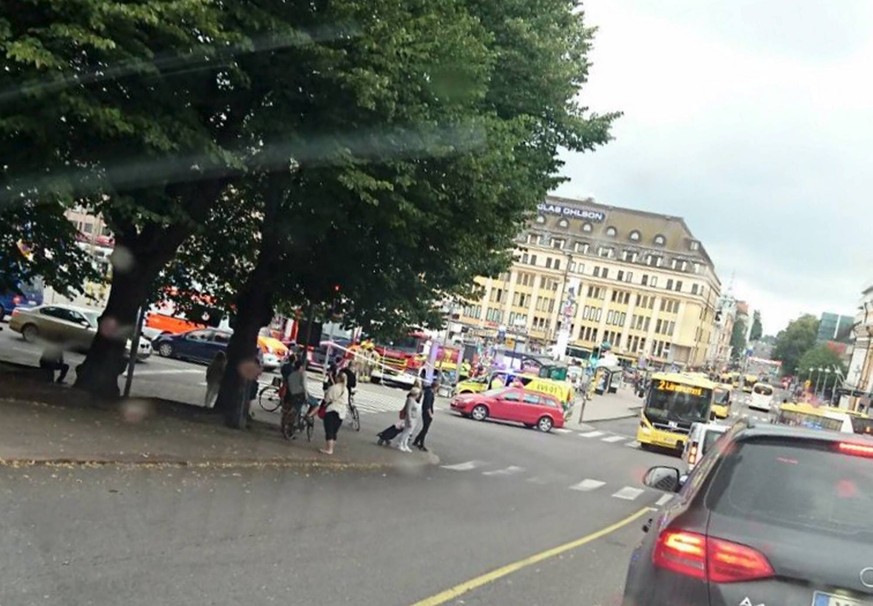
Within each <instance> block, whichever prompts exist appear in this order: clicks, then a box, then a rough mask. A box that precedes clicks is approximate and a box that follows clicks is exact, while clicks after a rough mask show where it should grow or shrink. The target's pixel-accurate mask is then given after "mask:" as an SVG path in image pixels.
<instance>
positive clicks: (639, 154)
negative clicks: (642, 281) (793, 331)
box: [558, 0, 873, 332]
mask: <svg viewBox="0 0 873 606" xmlns="http://www.w3.org/2000/svg"><path fill="white" fill-rule="evenodd" d="M871 4H873V3H867V2H866V1H864V2H853V1H846V2H845V3H843V2H839V3H826V2H823V1H818V0H770V1H769V2H767V3H761V2H752V1H750V0H743V1H736V0H735V1H734V2H730V3H728V2H722V1H721V0H718V1H709V2H699V0H659V2H656V3H653V2H647V1H643V0H589V2H587V3H586V5H585V6H586V18H587V20H588V22H589V24H592V25H596V26H598V28H599V30H598V34H597V37H596V39H595V45H594V50H593V52H592V60H593V62H594V67H593V68H592V71H591V77H590V84H589V85H588V86H587V87H586V89H585V90H584V91H583V94H582V96H581V98H582V100H583V101H584V103H585V104H586V105H588V106H590V107H592V108H593V109H594V110H597V111H608V110H615V109H619V110H622V111H624V112H625V116H624V117H623V118H622V119H621V120H620V121H619V122H618V123H617V124H616V127H615V130H614V134H615V137H616V140H615V141H613V142H611V143H610V144H609V145H607V146H606V147H604V148H602V149H601V150H598V151H597V152H595V153H594V154H586V155H576V154H567V155H566V156H565V157H564V159H565V161H566V165H565V167H564V171H563V172H564V174H565V175H566V176H568V177H569V178H570V181H569V182H568V183H566V184H564V185H562V186H561V187H560V188H559V189H558V193H559V194H560V195H567V196H588V195H591V196H594V197H595V198H596V199H598V200H600V201H602V202H606V203H609V204H614V205H621V206H628V207H631V208H640V209H645V210H651V211H655V212H664V213H669V214H675V215H679V216H682V217H684V218H685V219H686V221H687V222H688V224H689V226H690V227H691V229H692V231H693V232H694V233H695V235H696V236H697V237H698V238H700V239H701V240H702V241H703V243H704V246H706V248H707V250H708V251H709V252H710V254H711V256H712V257H713V260H714V261H715V263H716V267H717V271H718V272H719V276H720V278H721V280H722V282H723V284H725V286H726V285H727V283H728V282H729V280H730V276H731V274H735V276H736V278H735V281H734V293H735V294H736V295H737V296H738V297H740V298H745V299H748V300H749V303H750V304H751V306H752V307H753V308H758V309H761V310H762V314H763V316H764V318H763V319H764V324H765V329H766V330H768V331H771V332H775V331H777V330H779V329H780V328H782V326H784V324H785V323H786V322H787V321H788V320H790V319H792V318H793V317H794V316H796V315H797V314H799V313H800V312H801V311H810V312H812V313H820V312H821V311H826V310H827V311H838V312H839V311H842V312H846V311H849V312H851V310H852V309H854V306H855V303H856V301H857V299H858V296H859V294H860V291H861V288H862V287H864V286H865V280H867V279H868V277H869V275H870V273H871V270H870V269H869V268H871V267H873V246H871V242H870V240H871V236H870V233H871V232H873V230H871V228H873V204H870V202H869V198H870V196H871V192H873V170H869V165H870V162H869V157H870V153H869V151H868V149H869V147H868V146H869V141H870V140H873V85H871V83H870V81H869V79H868V78H866V74H867V73H868V69H869V68H868V66H869V65H873V39H871V38H870V37H869V36H868V35H867V34H868V32H869V31H870V28H871V26H873V7H871V6H870V5H871ZM833 5H838V6H839V7H840V10H837V9H836V8H834V6H833Z"/></svg>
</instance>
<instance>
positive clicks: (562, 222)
mask: <svg viewBox="0 0 873 606" xmlns="http://www.w3.org/2000/svg"><path fill="white" fill-rule="evenodd" d="M569 225H570V222H569V221H567V219H561V220H560V221H558V227H568V226H569Z"/></svg>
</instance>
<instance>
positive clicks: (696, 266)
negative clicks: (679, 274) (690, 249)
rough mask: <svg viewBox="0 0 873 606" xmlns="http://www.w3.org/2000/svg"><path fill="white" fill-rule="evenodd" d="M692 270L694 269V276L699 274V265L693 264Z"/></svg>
mask: <svg viewBox="0 0 873 606" xmlns="http://www.w3.org/2000/svg"><path fill="white" fill-rule="evenodd" d="M693 268H694V273H696V274H699V273H700V263H695V264H694V265H693Z"/></svg>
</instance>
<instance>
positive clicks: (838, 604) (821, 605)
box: [812, 591, 864, 606]
mask: <svg viewBox="0 0 873 606" xmlns="http://www.w3.org/2000/svg"><path fill="white" fill-rule="evenodd" d="M812 606H864V602H859V601H858V600H853V599H852V598H846V597H843V596H841V595H834V594H832V593H822V592H821V591H816V592H815V593H814V594H813V595H812Z"/></svg>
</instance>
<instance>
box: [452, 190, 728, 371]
mask: <svg viewBox="0 0 873 606" xmlns="http://www.w3.org/2000/svg"><path fill="white" fill-rule="evenodd" d="M516 243H517V246H516V250H515V262H514V263H513V265H512V268H511V269H510V271H508V272H506V273H504V274H502V275H501V276H499V277H497V278H478V279H477V283H479V284H480V285H481V286H482V287H483V295H484V296H483V297H482V299H481V300H480V301H474V302H468V304H467V305H466V306H465V307H464V308H463V310H462V312H461V314H460V317H459V318H458V319H459V321H460V322H461V323H462V324H464V325H466V326H468V327H469V329H470V333H471V334H473V335H478V336H482V337H487V338H495V337H497V336H498V334H499V333H503V332H505V333H506V334H507V336H508V338H509V339H512V338H513V335H515V334H518V335H519V336H520V339H522V340H526V341H528V342H529V343H531V344H533V345H539V346H541V347H549V346H556V347H557V353H559V354H563V353H564V351H567V352H569V354H570V355H574V354H575V355H581V357H585V354H584V352H586V351H587V352H590V351H591V350H592V349H593V348H595V347H597V346H599V345H601V344H602V343H604V342H608V343H609V344H610V345H611V346H612V348H613V350H614V351H615V352H616V353H617V354H618V355H619V356H620V357H626V358H628V359H631V360H633V361H637V360H639V359H640V358H641V357H645V358H646V359H647V360H648V361H650V362H654V363H655V364H656V365H657V364H658V363H661V364H667V363H676V364H678V365H680V366H682V367H686V368H687V367H702V366H704V365H705V364H706V363H708V362H710V361H711V360H709V359H708V358H709V357H710V356H712V355H713V351H714V350H717V349H718V348H717V347H716V348H713V347H712V345H714V344H715V329H716V325H715V322H716V320H715V315H716V308H717V303H718V301H719V297H720V296H721V283H720V282H719V279H718V277H717V276H716V273H715V268H714V266H713V263H712V261H711V259H710V258H709V255H707V253H706V250H705V248H704V246H703V244H702V243H701V242H700V241H699V240H697V239H696V238H695V237H694V235H693V234H692V233H691V231H690V229H689V228H688V226H687V225H686V224H685V221H684V220H683V219H681V218H680V217H671V216H667V215H661V214H656V213H651V212H643V211H637V210H631V209H627V208H618V207H614V206H606V205H603V204H598V203H596V202H594V201H593V200H590V199H589V200H569V199H564V198H558V197H548V198H547V199H546V200H545V201H544V202H543V204H541V205H540V206H539V209H538V212H537V213H536V214H535V215H534V216H533V217H532V219H531V221H530V223H529V224H528V225H527V226H526V228H525V229H524V230H523V231H522V232H521V233H520V234H519V236H518V237H517V239H516Z"/></svg>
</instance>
